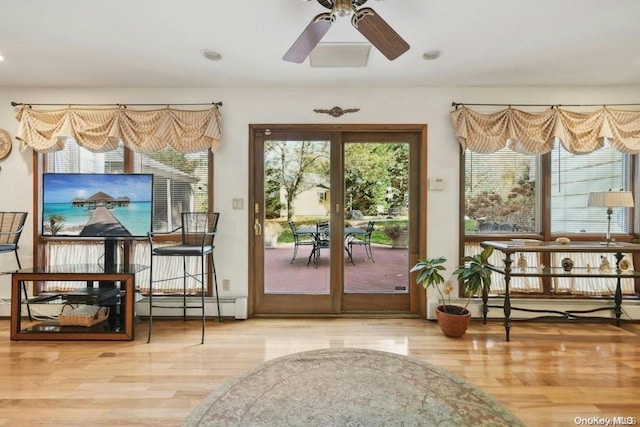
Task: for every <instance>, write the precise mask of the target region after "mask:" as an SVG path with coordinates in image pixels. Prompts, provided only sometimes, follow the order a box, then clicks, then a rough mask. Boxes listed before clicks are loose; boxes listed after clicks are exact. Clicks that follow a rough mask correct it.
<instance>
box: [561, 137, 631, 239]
mask: <svg viewBox="0 0 640 427" xmlns="http://www.w3.org/2000/svg"><path fill="white" fill-rule="evenodd" d="M628 167H629V161H628V158H627V156H626V155H625V154H623V153H621V152H619V151H616V150H614V149H612V148H611V147H610V146H609V145H608V144H607V145H606V146H605V147H603V148H601V149H599V150H596V151H594V152H592V153H589V154H584V155H573V154H571V153H569V152H567V151H566V150H565V149H564V147H563V146H562V144H560V143H556V147H555V148H554V150H553V151H552V153H551V194H550V196H551V232H552V233H554V234H569V233H603V234H604V233H606V231H607V214H606V208H595V207H587V201H588V199H589V192H591V191H608V190H614V191H617V190H620V189H625V190H627V189H628V185H627V182H626V180H625V177H626V176H627V173H626V171H627V169H628ZM630 226H631V218H630V210H628V209H623V208H614V209H613V215H612V216H611V232H612V233H626V232H628V231H629V230H630Z"/></svg>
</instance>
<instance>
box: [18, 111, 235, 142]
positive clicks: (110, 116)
mask: <svg viewBox="0 0 640 427" xmlns="http://www.w3.org/2000/svg"><path fill="white" fill-rule="evenodd" d="M16 119H17V120H18V122H19V126H18V131H17V133H16V139H17V140H18V141H20V142H21V144H22V148H23V149H25V148H27V147H30V148H32V149H33V150H35V151H39V152H51V151H59V150H62V149H63V148H64V145H65V143H66V141H67V139H68V138H73V139H74V140H75V141H76V142H77V143H78V145H80V146H82V147H84V148H86V149H87V150H90V151H92V152H106V151H111V150H114V149H115V148H116V147H117V146H118V144H119V142H120V141H122V143H123V144H124V146H125V147H127V148H129V149H131V150H133V151H135V152H139V153H151V152H155V151H158V150H161V149H163V148H165V147H167V146H171V147H173V148H175V149H176V150H178V151H180V152H183V153H194V152H198V151H202V150H206V149H210V150H211V151H212V152H215V151H216V149H217V148H218V146H219V145H220V140H221V136H222V128H221V117H220V112H219V110H218V107H217V105H216V106H214V107H211V108H208V109H205V110H198V111H193V110H178V109H174V108H169V107H167V108H162V109H156V110H136V109H131V108H129V107H125V106H118V107H116V108H75V107H69V108H66V109H62V110H54V111H39V110H33V109H31V108H30V107H29V106H28V105H25V106H22V107H21V108H20V110H19V111H18V114H17V115H16Z"/></svg>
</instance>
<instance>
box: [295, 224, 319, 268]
mask: <svg viewBox="0 0 640 427" xmlns="http://www.w3.org/2000/svg"><path fill="white" fill-rule="evenodd" d="M289 227H290V228H291V234H293V244H294V246H293V258H291V262H290V263H289V264H293V261H295V260H296V256H298V246H311V247H313V246H314V245H315V240H314V237H313V234H310V233H300V232H299V231H298V228H297V227H296V223H295V222H293V221H289ZM311 250H313V249H311Z"/></svg>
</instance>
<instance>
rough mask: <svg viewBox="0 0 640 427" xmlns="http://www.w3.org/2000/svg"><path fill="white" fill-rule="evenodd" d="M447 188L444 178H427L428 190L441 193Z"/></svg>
mask: <svg viewBox="0 0 640 427" xmlns="http://www.w3.org/2000/svg"><path fill="white" fill-rule="evenodd" d="M446 187H447V182H446V180H445V179H444V178H429V190H432V191H442V190H444V189H445V188H446Z"/></svg>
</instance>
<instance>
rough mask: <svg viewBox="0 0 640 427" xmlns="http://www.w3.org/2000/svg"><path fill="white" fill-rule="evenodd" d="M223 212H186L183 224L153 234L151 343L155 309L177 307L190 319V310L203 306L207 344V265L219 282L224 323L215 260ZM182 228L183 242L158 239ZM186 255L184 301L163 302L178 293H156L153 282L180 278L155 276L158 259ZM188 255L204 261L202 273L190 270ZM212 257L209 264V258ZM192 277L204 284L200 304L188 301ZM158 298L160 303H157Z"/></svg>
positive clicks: (201, 286) (183, 278) (184, 264)
mask: <svg viewBox="0 0 640 427" xmlns="http://www.w3.org/2000/svg"><path fill="white" fill-rule="evenodd" d="M219 217H220V213H219V212H183V213H182V226H181V227H179V228H177V229H175V230H173V231H171V232H168V233H159V232H155V233H149V244H150V246H151V262H150V272H149V336H148V338H147V342H151V329H152V326H153V308H154V307H156V308H173V309H181V310H182V318H183V320H186V317H187V309H198V308H199V309H200V311H201V318H202V339H201V342H200V343H201V344H203V343H204V329H205V298H204V297H205V293H206V291H207V286H206V285H207V282H206V281H205V275H206V274H207V273H206V272H205V268H206V267H207V265H208V266H209V267H210V269H211V272H212V273H213V282H214V285H215V293H216V304H217V307H218V321H219V322H222V315H221V313H220V298H219V297H218V278H217V275H216V266H215V262H214V259H213V250H214V247H215V246H214V244H213V241H214V238H215V235H216V231H217V228H218V219H219ZM178 230H181V232H182V242H181V243H179V244H174V245H168V246H159V245H158V243H159V242H158V240H157V238H158V237H159V236H161V235H165V236H166V235H168V234H171V233H175V232H177V231H178ZM167 256H168V257H182V284H183V289H182V295H181V296H182V304H180V305H175V304H174V305H171V304H169V303H167V302H165V304H163V303H162V298H164V297H167V296H174V297H175V295H176V292H169V293H167V292H164V293H162V294H156V295H154V290H153V284H154V283H158V282H166V281H169V280H174V279H176V277H171V278H163V279H155V280H154V276H153V270H154V264H155V263H154V258H156V257H167ZM187 257H198V258H199V261H200V274H199V275H197V274H191V273H189V272H188V271H187ZM206 260H208V264H207V263H205V261H206ZM188 278H191V279H194V280H196V281H197V282H198V283H199V284H200V301H199V304H198V305H189V304H188V301H187V295H188V294H189V292H188V290H187V279H188ZM154 299H156V303H155V304H154Z"/></svg>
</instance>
